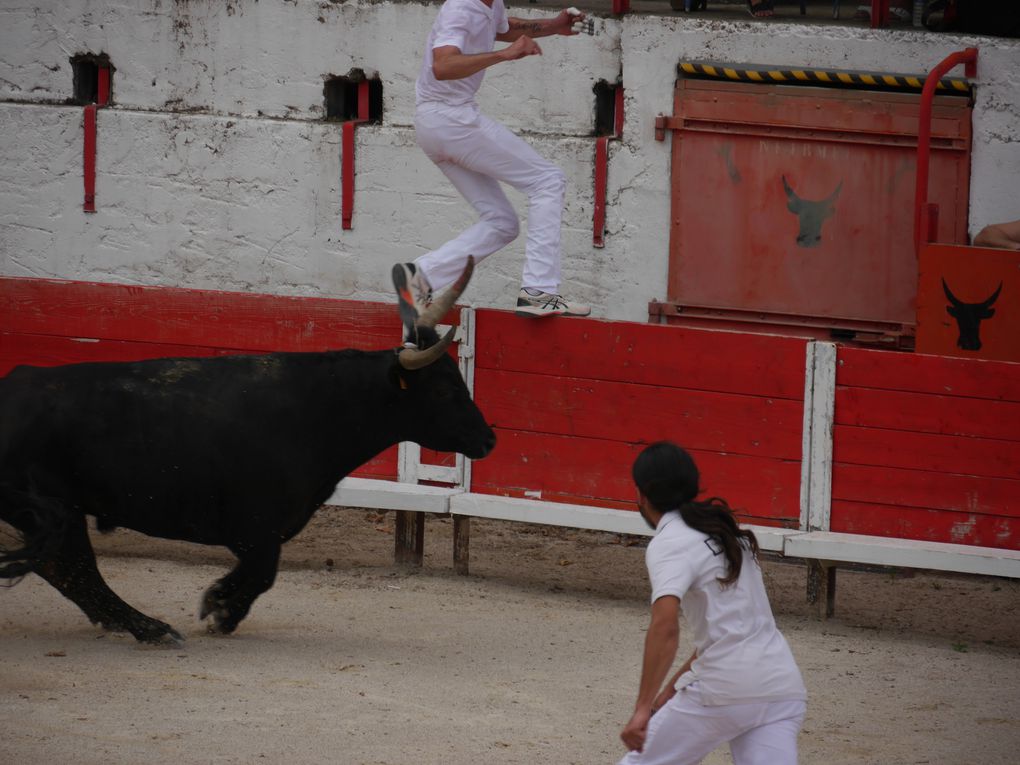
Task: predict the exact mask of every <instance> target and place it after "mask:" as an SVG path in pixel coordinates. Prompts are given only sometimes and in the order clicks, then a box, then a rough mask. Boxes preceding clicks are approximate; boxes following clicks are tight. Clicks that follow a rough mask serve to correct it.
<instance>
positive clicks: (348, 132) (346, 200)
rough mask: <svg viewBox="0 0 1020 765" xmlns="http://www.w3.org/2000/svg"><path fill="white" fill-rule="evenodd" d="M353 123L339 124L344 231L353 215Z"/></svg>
mask: <svg viewBox="0 0 1020 765" xmlns="http://www.w3.org/2000/svg"><path fill="white" fill-rule="evenodd" d="M354 125H355V123H354V122H353V121H352V122H345V123H344V124H343V125H342V126H341V137H342V141H341V147H340V215H341V219H342V220H341V225H342V226H343V230H344V231H349V230H350V228H351V219H352V218H353V217H354Z"/></svg>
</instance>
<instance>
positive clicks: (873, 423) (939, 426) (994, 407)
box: [836, 388, 1020, 441]
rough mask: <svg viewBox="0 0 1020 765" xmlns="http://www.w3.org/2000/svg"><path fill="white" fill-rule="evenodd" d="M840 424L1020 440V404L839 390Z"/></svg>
mask: <svg viewBox="0 0 1020 765" xmlns="http://www.w3.org/2000/svg"><path fill="white" fill-rule="evenodd" d="M836 422H837V423H838V424H841V425H859V426H863V427H873V428H889V429H892V430H906V431H911V432H915V433H940V434H942V435H959V436H978V437H983V438H999V439H1004V440H1007V441H1020V403H1017V402H1013V401H998V400H994V399H993V400H989V399H980V398H963V397H960V396H940V395H934V394H926V393H913V392H903V391H889V390H876V389H872V388H839V389H837V390H836Z"/></svg>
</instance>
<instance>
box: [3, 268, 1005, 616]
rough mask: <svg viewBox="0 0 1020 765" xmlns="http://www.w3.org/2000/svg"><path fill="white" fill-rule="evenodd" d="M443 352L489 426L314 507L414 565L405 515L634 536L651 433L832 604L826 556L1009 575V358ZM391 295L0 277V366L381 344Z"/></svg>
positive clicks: (673, 342)
mask: <svg viewBox="0 0 1020 765" xmlns="http://www.w3.org/2000/svg"><path fill="white" fill-rule="evenodd" d="M454 321H455V322H456V323H457V324H458V325H459V331H458V335H457V340H458V342H457V345H456V353H457V355H458V358H459V361H460V365H461V370H462V372H463V373H464V376H465V379H466V380H467V381H468V384H469V386H470V387H471V388H472V390H473V392H474V395H475V399H476V401H477V403H478V404H479V406H480V408H481V409H482V411H483V412H484V413H485V415H486V417H487V418H488V419H489V421H490V422H491V423H492V424H493V427H494V428H495V430H496V432H497V436H498V438H499V442H498V446H497V448H496V450H495V451H494V452H493V454H492V455H490V456H489V457H488V458H487V459H485V460H482V461H478V462H471V461H468V460H464V459H463V458H462V457H460V456H457V455H448V454H436V453H431V452H428V451H427V450H421V449H419V448H418V447H417V446H416V445H414V444H401V445H400V447H399V448H397V449H391V450H388V451H387V452H385V453H384V454H382V455H379V456H378V457H376V458H375V459H373V460H372V461H370V462H369V463H367V464H366V465H364V466H362V468H361V469H359V470H358V471H357V473H356V474H354V475H353V476H351V477H349V478H347V479H345V480H344V481H342V482H341V483H340V485H339V486H338V488H337V491H336V492H335V493H334V495H333V497H332V498H331V499H330V500H329V502H328V504H331V505H340V506H347V507H372V508H378V509H384V510H394V511H396V513H397V521H398V522H397V534H396V551H397V558H398V560H400V561H403V562H408V563H412V564H413V563H418V564H420V562H421V557H422V551H423V544H424V517H423V513H427V512H429V513H441V514H449V515H451V516H453V518H454V527H455V528H454V531H455V533H454V537H455V539H454V560H455V564H456V567H457V569H458V570H460V571H465V572H466V571H467V568H468V562H469V538H470V519H471V518H472V517H486V518H497V519H503V520H510V521H526V522H533V523H543V524H552V525H560V526H568V527H575V528H586V529H598V530H604V531H608V532H614V533H624V534H648V533H650V531H649V529H648V528H647V527H646V526H645V524H644V522H643V521H642V520H641V519H640V516H639V515H638V514H637V513H636V512H635V510H634V490H633V486H632V484H631V481H630V476H629V470H630V464H631V462H632V461H633V458H634V456H635V455H636V454H637V453H638V452H639V451H640V450H641V448H643V446H644V445H645V444H647V443H649V442H652V441H655V440H658V439H663V438H667V439H672V440H675V441H677V442H678V443H681V444H683V445H684V446H685V447H687V448H688V449H690V450H691V451H692V453H693V454H694V456H695V458H696V460H697V461H698V463H699V465H700V467H701V470H702V479H703V480H702V483H703V489H704V491H705V493H706V494H707V495H710V496H712V495H717V496H722V497H724V498H726V499H727V500H728V501H729V502H730V504H731V505H732V506H733V507H734V508H736V509H737V512H738V515H739V517H740V520H741V522H742V523H744V524H745V525H748V526H750V527H751V528H753V529H754V530H755V531H756V533H757V534H758V537H759V540H760V541H761V544H762V547H763V548H764V549H766V550H769V551H772V552H775V553H779V554H782V555H787V556H794V557H798V558H805V559H807V560H808V561H809V562H810V567H809V570H810V572H811V576H810V578H809V593H810V594H811V595H812V596H813V598H815V599H817V600H818V602H819V603H824V604H825V605H826V607H827V610H828V611H829V612H831V610H832V607H833V597H834V586H835V570H836V566H838V565H840V564H844V565H845V564H848V563H864V564H875V565H883V566H904V567H914V568H929V569H937V570H944V571H956V572H964V573H972V574H984V575H993V576H1006V577H1018V578H1020V364H1016V363H1009V362H1000V361H982V360H976V359H967V358H953V357H945V356H932V355H924V354H916V353H902V352H894V351H878V350H862V349H860V348H854V347H847V346H839V345H836V344H834V343H829V342H823V341H818V340H807V339H805V338H796V337H785V336H779V335H768V334H752V333H745V332H729V331H719V330H705V329H693V328H685V327H674V326H665V325H654V324H637V323H630V322H607V321H598V320H590V319H570V320H542V321H534V320H527V319H520V318H518V317H515V316H513V315H512V314H510V313H508V312H504V311H495V310H473V309H468V308H463V309H461V310H460V311H459V312H457V314H456V315H455V316H454ZM399 333H400V328H399V322H398V320H397V317H396V311H395V306H393V305H387V304H381V303H368V302H358V301H340V300H330V299H322V298H303V297H280V296H268V295H253V294H240V293H224V292H212V291H197V290H181V289H168V288H155V287H137V286H126V285H114V284H97V283H86V282H69V281H56V280H40V279H28V278H0V375H3V374H6V373H7V372H8V371H9V370H10V369H11V368H12V367H13V366H15V365H17V364H25V363H28V364H37V365H52V364H61V363H70V362H78V361H99V360H129V359H142V358H152V357H158V356H209V355H217V354H228V353H251V352H256V353H262V352H269V351H303V350H326V349H338V348H345V347H352V348H362V349H379V348H385V347H393V346H396V345H397V344H398V342H399Z"/></svg>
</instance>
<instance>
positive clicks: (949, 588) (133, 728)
mask: <svg viewBox="0 0 1020 765" xmlns="http://www.w3.org/2000/svg"><path fill="white" fill-rule="evenodd" d="M450 532H451V524H450V521H449V520H448V519H445V518H430V519H429V521H428V524H427V530H426V547H427V550H426V563H425V567H424V568H423V569H421V570H416V571H408V570H404V569H398V568H394V567H393V566H392V552H391V547H392V540H393V537H392V518H391V517H389V516H386V515H380V514H376V513H372V512H366V511H362V510H336V509H333V510H325V511H321V512H320V513H319V514H318V515H317V516H316V518H315V519H314V520H313V523H312V524H311V525H310V526H309V528H308V529H306V530H305V532H303V533H302V535H301V536H299V537H298V538H297V539H296V540H294V541H293V542H291V543H290V544H289V545H288V546H287V547H286V548H285V556H284V561H283V564H282V567H281V572H280V576H279V578H278V580H277V583H276V586H275V587H274V588H273V589H272V590H271V591H270V592H269V593H267V594H266V595H264V596H262V598H260V599H259V600H258V601H257V602H256V604H255V606H254V608H253V610H252V614H251V615H250V616H249V617H248V619H247V620H246V621H245V622H243V623H242V625H241V627H240V629H239V630H238V632H237V633H236V634H235V635H233V636H230V637H221V636H212V635H208V634H206V633H205V631H204V627H203V625H202V624H200V623H199V622H198V620H197V616H196V615H195V612H196V610H197V603H198V600H199V597H200V595H201V593H202V592H203V591H204V589H205V588H206V587H207V586H208V585H209V584H210V583H211V582H212V581H213V580H214V579H216V578H218V577H219V576H221V575H222V573H223V572H224V570H225V567H226V564H227V563H228V562H229V560H230V558H229V555H228V554H227V553H225V552H222V551H220V550H217V549H209V548H201V547H198V546H194V545H184V544H177V543H169V542H162V541H157V540H148V539H146V538H144V537H140V536H138V535H134V534H130V533H127V532H117V533H115V534H113V535H106V536H103V537H99V538H97V548H98V549H99V550H100V551H101V556H100V565H101V568H102V570H103V572H104V575H105V576H106V578H107V580H108V581H109V582H110V584H111V586H112V587H113V588H114V589H115V590H116V591H117V592H118V593H119V594H121V595H122V596H123V597H124V598H125V599H126V600H128V601H129V602H131V603H132V604H133V605H135V606H136V607H139V608H141V609H142V610H143V611H146V612H147V613H149V614H150V615H153V616H156V617H158V618H161V619H164V620H166V621H169V622H171V623H172V624H173V625H174V626H175V627H177V628H178V629H179V630H180V631H181V632H182V633H184V634H185V635H186V637H187V640H186V643H185V645H184V646H183V647H181V648H169V649H167V648H152V647H146V646H140V645H138V644H136V643H135V641H134V640H133V638H130V637H128V636H122V635H108V634H104V633H103V632H102V631H101V630H99V629H97V628H95V627H93V626H91V625H90V624H89V623H88V621H87V620H86V619H85V617H84V616H83V615H82V614H81V613H80V612H79V611H78V610H77V608H76V607H75V606H73V605H72V604H71V603H70V602H68V601H66V600H64V599H63V598H62V597H61V596H60V595H58V594H57V593H56V592H55V591H54V590H52V589H51V588H50V587H49V586H48V585H46V584H45V583H44V582H42V581H41V580H40V579H38V578H35V577H29V578H27V579H25V580H24V581H22V582H21V583H20V584H18V585H16V586H14V587H11V588H9V589H3V590H0V763H50V762H74V763H81V764H83V765H87V764H88V763H97V764H99V763H102V764H103V765H113V764H115V763H132V765H134V764H135V763H139V762H145V763H148V764H151V765H160V764H162V763H168V764H169V763H173V764H174V765H179V764H180V763H253V762H286V763H340V764H341V765H347V764H348V763H350V764H351V765H412V764H419V763H420V764H427V763H436V764H439V763H442V765H467V764H468V763H471V765H476V764H477V763H529V764H530V763H577V764H579V765H591V764H592V763H613V762H615V761H616V760H617V759H618V757H619V756H621V755H622V753H623V749H622V745H621V744H620V743H619V740H618V738H617V735H618V732H619V729H620V727H621V725H622V724H623V723H624V722H625V721H626V719H627V717H628V716H629V712H630V710H631V705H632V703H633V698H634V694H635V692H636V688H637V679H638V672H639V662H640V656H641V644H642V640H643V634H644V629H645V626H646V623H647V603H646V598H647V584H646V581H645V574H644V568H643V553H644V551H643V547H642V542H641V540H637V539H631V538H620V537H618V536H615V535H610V534H601V533H592V532H578V531H571V530H564V529H555V528H545V527H537V526H526V525H521V524H513V525H511V524H506V523H500V522H495V521H481V520H475V521H474V522H473V526H472V547H471V567H472V573H471V575H470V576H468V577H461V576H457V575H455V574H454V573H453V571H452V562H451V541H450ZM764 568H765V573H766V580H767V583H768V586H769V590H770V594H771V597H772V599H773V606H774V609H775V611H776V613H777V617H778V620H779V623H780V626H781V628H782V629H783V631H784V632H785V634H786V636H787V638H788V639H789V641H790V643H791V645H792V647H793V651H794V653H795V655H796V657H797V660H798V662H799V663H800V666H801V668H802V671H803V673H804V676H805V680H806V682H807V685H808V689H809V692H810V694H811V698H810V702H809V707H808V716H807V720H806V723H805V726H804V730H803V733H802V736H801V762H803V763H825V764H826V765H839V764H840V763H876V764H881V765H896V764H899V763H904V764H907V763H932V764H935V763H938V764H942V763H945V764H947V765H965V764H967V763H974V764H975V765H976V764H978V763H980V764H981V765H996V764H999V763H1001V764H1002V765H1005V764H1006V763H1016V762H1017V761H1018V756H1017V752H1018V751H1020V583H1018V582H1014V581H1006V580H995V579H987V578H972V577H950V576H938V575H932V574H923V573H918V574H916V575H910V574H903V573H893V572H874V571H872V572H852V571H841V572H840V574H839V584H838V588H839V589H838V597H837V613H836V617H835V618H834V619H831V620H829V621H820V620H818V619H816V618H815V616H814V615H813V612H812V610H811V609H810V608H808V606H807V605H806V603H805V602H804V583H805V570H804V568H803V567H802V566H800V565H797V564H796V563H793V562H783V561H766V562H765V564H764ZM687 650H689V645H688V644H686V641H685V645H683V646H682V647H681V653H685V652H686V651H687ZM685 655H686V654H685ZM706 762H707V763H711V764H714V765H718V764H719V763H728V762H730V758H729V754H728V752H726V751H718V752H716V753H714V754H713V755H711V756H710V757H709V759H708V760H706Z"/></svg>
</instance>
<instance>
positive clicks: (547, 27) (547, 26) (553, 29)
mask: <svg viewBox="0 0 1020 765" xmlns="http://www.w3.org/2000/svg"><path fill="white" fill-rule="evenodd" d="M578 21H584V14H583V13H572V12H571V11H570V10H569V9H568V10H564V11H560V13H559V15H558V16H554V17H553V18H551V19H518V18H515V17H513V16H511V17H510V18H508V19H507V23H508V24H509V25H510V28H509V29H508V30H507V31H506V32H503V33H502V34H498V35H496V39H497V40H499V41H500V42H513V41H514V40H516V39H517V38H519V37H523V36H525V35H526V36H528V37H531V38H532V39H534V38H535V37H549V36H551V35H568V36H569V35H576V34H577V32H575V31H574V24H576V23H577V22H578Z"/></svg>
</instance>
